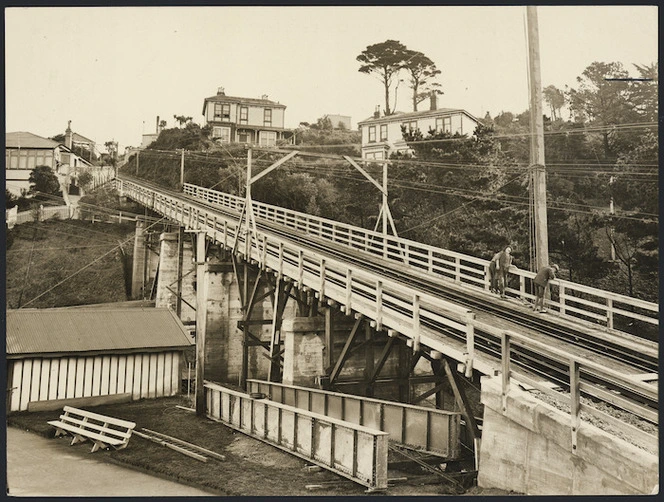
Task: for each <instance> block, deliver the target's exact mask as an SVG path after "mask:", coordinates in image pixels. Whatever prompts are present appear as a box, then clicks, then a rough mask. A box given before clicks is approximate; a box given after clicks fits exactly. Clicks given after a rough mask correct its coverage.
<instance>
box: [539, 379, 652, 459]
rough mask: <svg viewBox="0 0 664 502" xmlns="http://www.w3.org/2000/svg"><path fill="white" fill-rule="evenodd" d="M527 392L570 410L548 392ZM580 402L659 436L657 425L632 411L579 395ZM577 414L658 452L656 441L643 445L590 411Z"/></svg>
mask: <svg viewBox="0 0 664 502" xmlns="http://www.w3.org/2000/svg"><path fill="white" fill-rule="evenodd" d="M529 392H530V394H532V395H533V396H534V397H536V398H537V399H539V400H540V401H544V402H545V403H547V404H549V405H551V406H553V407H554V408H557V409H559V410H561V411H564V412H565V413H569V412H570V405H569V404H567V403H564V402H561V400H560V399H557V398H556V397H554V396H551V395H549V394H546V393H544V392H541V391H539V390H536V389H533V390H530V391H529ZM561 394H563V395H565V396H569V393H561ZM581 403H582V404H584V405H587V406H588V407H592V408H595V409H597V410H599V411H602V412H604V413H606V414H607V415H610V416H612V417H614V418H618V419H620V420H622V421H624V422H625V423H627V424H629V425H631V426H633V427H636V428H637V429H640V430H642V431H644V432H647V433H648V434H652V435H654V436H655V437H659V432H658V431H659V429H658V427H657V425H655V424H652V423H650V422H648V421H646V420H643V419H641V418H639V417H637V416H636V415H634V414H632V413H628V412H626V411H624V410H620V409H617V408H614V407H612V406H609V405H608V404H606V403H601V402H600V403H598V402H595V401H593V400H591V399H588V398H585V397H581ZM579 416H580V418H581V420H582V421H583V422H588V423H591V424H592V425H594V426H596V427H597V428H599V429H602V430H603V431H606V432H609V433H610V434H612V435H614V436H617V437H619V438H621V439H623V440H625V441H627V442H628V443H630V444H633V445H634V446H637V447H639V448H641V449H643V450H646V451H648V452H650V453H654V454H658V445H657V442H655V443H654V444H652V445H644V444H641V443H640V442H638V441H635V440H634V439H633V438H632V437H631V436H629V435H627V434H625V433H624V432H623V431H621V430H619V429H617V428H616V427H614V426H613V425H612V424H610V423H607V422H605V421H603V420H601V419H600V418H597V417H595V416H594V415H592V414H590V413H587V412H584V411H582V412H581V413H580V414H579Z"/></svg>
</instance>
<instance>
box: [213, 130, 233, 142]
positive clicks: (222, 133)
mask: <svg viewBox="0 0 664 502" xmlns="http://www.w3.org/2000/svg"><path fill="white" fill-rule="evenodd" d="M212 139H221V142H222V143H230V142H231V128H230V127H219V126H215V127H213V128H212Z"/></svg>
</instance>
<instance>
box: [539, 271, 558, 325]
mask: <svg viewBox="0 0 664 502" xmlns="http://www.w3.org/2000/svg"><path fill="white" fill-rule="evenodd" d="M558 270H559V267H558V265H556V264H555V263H554V264H552V265H548V266H545V267H542V268H541V269H540V270H539V271H538V272H537V275H536V276H535V278H534V279H533V282H534V283H535V305H533V310H534V311H535V312H538V307H537V305H538V304H539V305H541V306H542V310H541V311H540V312H542V313H545V312H546V309H545V308H544V294H545V292H546V288H547V287H548V285H549V281H550V280H552V279H555V278H556V272H558Z"/></svg>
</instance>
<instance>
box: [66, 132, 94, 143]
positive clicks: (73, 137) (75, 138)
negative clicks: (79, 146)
mask: <svg viewBox="0 0 664 502" xmlns="http://www.w3.org/2000/svg"><path fill="white" fill-rule="evenodd" d="M71 140H72V142H74V143H89V144H92V145H94V144H95V142H94V141H92V140H91V139H89V138H86V137H85V136H82V135H81V134H79V133H77V132H75V133H72V135H71Z"/></svg>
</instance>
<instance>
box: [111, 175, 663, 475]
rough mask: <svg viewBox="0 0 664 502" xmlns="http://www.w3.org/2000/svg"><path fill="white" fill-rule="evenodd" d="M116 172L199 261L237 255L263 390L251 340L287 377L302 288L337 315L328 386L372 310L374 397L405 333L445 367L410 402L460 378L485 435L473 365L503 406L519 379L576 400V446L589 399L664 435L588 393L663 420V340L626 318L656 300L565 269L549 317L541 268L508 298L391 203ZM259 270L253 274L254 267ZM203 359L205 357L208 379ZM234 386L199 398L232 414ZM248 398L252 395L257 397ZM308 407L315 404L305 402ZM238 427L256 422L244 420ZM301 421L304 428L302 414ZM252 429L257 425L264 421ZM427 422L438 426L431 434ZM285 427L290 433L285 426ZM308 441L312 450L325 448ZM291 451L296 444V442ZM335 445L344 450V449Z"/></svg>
mask: <svg viewBox="0 0 664 502" xmlns="http://www.w3.org/2000/svg"><path fill="white" fill-rule="evenodd" d="M261 175H262V173H261ZM261 175H259V176H261ZM254 178H256V177H254ZM248 179H251V174H250V173H249V175H248ZM115 184H116V188H117V189H118V191H119V192H120V193H121V195H123V196H126V197H129V198H131V199H133V200H135V201H137V202H139V203H140V204H142V205H144V206H145V207H146V208H149V209H151V210H152V211H155V212H156V213H159V214H161V215H163V216H164V217H165V218H167V219H168V220H170V221H172V222H173V223H174V224H177V225H179V226H181V227H184V229H185V231H189V232H192V233H195V234H196V235H197V246H196V249H197V254H196V261H197V268H198V271H203V270H204V267H205V260H206V255H205V253H206V250H205V248H206V246H205V244H206V242H213V243H216V244H217V245H219V246H220V247H221V248H222V249H223V250H224V252H225V254H226V256H227V257H228V258H229V260H231V261H232V264H233V269H234V272H235V275H236V278H237V280H238V284H239V285H240V296H241V302H242V305H243V317H244V319H243V322H242V323H239V325H240V326H241V328H242V330H243V335H242V336H243V339H244V349H243V350H244V353H243V359H242V363H243V364H242V375H241V382H240V383H241V385H242V387H243V388H244V389H245V390H252V389H253V390H256V389H260V388H261V386H260V385H259V384H257V383H251V380H250V381H249V383H250V385H248V382H247V380H248V375H247V364H248V362H247V360H248V357H247V349H248V347H249V345H251V344H254V345H260V346H262V347H263V348H264V350H265V352H266V355H267V356H268V357H269V359H270V370H269V375H268V380H269V381H270V382H272V383H274V384H278V383H279V382H280V381H281V375H282V371H283V368H282V364H283V363H282V362H283V352H284V349H283V340H282V335H281V331H282V316H283V312H284V309H285V306H286V303H287V301H288V299H289V298H294V299H295V300H296V301H297V302H298V304H300V306H301V307H302V309H301V311H302V312H307V311H309V312H310V313H312V312H313V313H316V314H317V313H318V312H320V313H321V314H322V315H323V316H324V322H323V323H322V325H323V329H324V333H322V334H323V335H324V336H323V338H324V342H325V347H327V348H328V350H325V352H324V358H325V361H324V366H325V368H326V374H325V375H323V376H322V378H321V380H320V387H321V388H322V389H323V391H327V392H330V391H333V390H335V389H341V388H342V387H338V386H337V384H339V383H340V382H339V375H340V372H341V370H342V368H343V366H344V364H345V362H346V360H347V358H348V355H349V353H350V352H351V351H352V349H351V347H352V345H353V343H354V339H355V341H357V340H358V339H359V337H360V335H359V333H360V331H363V330H360V329H359V326H360V323H361V322H365V323H367V324H369V325H370V327H371V328H372V330H373V332H374V335H373V336H380V337H383V339H384V340H385V344H384V348H383V350H382V352H381V354H380V355H378V356H377V358H376V359H375V363H374V364H373V367H372V368H371V369H370V370H371V371H370V376H369V378H368V379H367V380H366V381H365V382H364V385H365V386H366V389H367V392H366V395H368V396H370V395H371V388H372V385H374V384H375V383H376V382H377V381H380V378H381V369H382V367H383V365H384V364H385V362H386V360H387V358H388V356H389V354H390V352H391V350H392V349H393V347H394V346H395V345H396V344H397V343H402V344H403V343H405V344H406V345H407V346H408V347H409V348H410V350H409V352H410V355H409V359H408V361H407V364H406V365H405V370H404V371H405V374H404V376H405V377H408V375H409V374H410V373H411V372H412V370H413V368H414V367H415V365H416V364H417V362H418V361H420V360H423V359H424V360H428V361H430V362H431V366H432V371H433V374H434V378H432V379H431V380H429V381H431V382H432V383H433V388H432V389H430V390H429V391H427V392H425V393H424V394H422V395H421V396H412V395H410V392H409V391H408V389H406V390H404V391H403V392H400V395H399V396H398V397H399V400H400V401H402V402H410V403H411V405H407V406H411V407H412V405H413V404H417V403H418V402H420V401H421V400H422V399H424V398H426V397H429V396H432V395H434V394H435V395H436V396H438V394H437V393H438V392H440V391H441V388H442V383H441V382H442V381H443V379H445V378H446V377H447V378H449V382H450V383H451V384H452V388H453V389H455V395H456V397H457V404H458V405H459V408H458V409H459V410H460V411H461V416H462V418H463V422H464V424H465V430H466V433H467V434H469V437H470V438H471V439H474V440H475V441H477V440H478V439H479V436H480V430H479V429H480V428H479V427H478V423H477V422H478V420H477V418H478V417H474V416H473V413H472V412H471V411H470V408H469V405H468V403H467V400H466V399H465V395H463V391H462V388H461V386H460V385H457V384H458V379H459V378H463V376H465V377H466V378H475V381H478V380H479V375H492V376H495V375H498V374H500V375H501V379H502V389H503V403H504V406H507V395H508V393H509V389H510V381H511V380H516V381H518V382H520V383H522V384H526V385H529V386H532V387H534V388H536V389H538V390H541V391H542V392H545V393H547V394H552V393H553V394H556V395H557V396H558V397H561V398H562V399H563V400H567V402H568V403H569V404H570V410H571V411H570V431H571V432H570V433H571V435H572V444H573V445H574V447H575V444H576V430H577V429H578V424H579V420H580V412H581V411H583V412H587V413H590V414H592V415H594V416H596V417H598V418H600V419H602V420H604V421H607V422H609V423H611V424H612V426H614V427H616V428H618V429H619V430H621V431H623V432H624V433H625V434H628V435H630V436H631V437H633V438H635V441H638V442H644V443H649V442H653V441H654V442H655V443H656V442H657V438H656V437H653V436H652V435H650V434H647V433H645V432H643V431H642V430H640V429H637V428H636V427H633V426H631V425H628V424H627V423H624V422H622V421H621V420H619V419H617V418H615V417H614V416H612V415H609V414H607V413H605V412H602V411H599V410H598V409H597V408H595V407H591V406H588V405H586V404H583V403H582V402H581V400H580V396H581V395H582V394H583V395H585V396H590V397H592V398H593V399H594V400H599V401H604V402H606V403H609V404H610V405H611V406H613V407H616V408H620V409H622V410H625V411H628V412H629V413H630V414H633V415H636V416H638V417H639V418H640V419H642V420H645V421H648V422H651V423H654V424H657V423H658V392H657V375H656V373H657V368H658V345H657V343H656V342H652V341H648V340H645V339H642V338H639V337H636V336H634V335H631V334H628V333H625V332H622V331H620V329H619V327H620V326H622V325H625V324H626V322H633V323H639V324H641V325H642V326H645V327H646V328H649V329H651V330H652V329H654V330H656V329H657V327H658V322H659V321H658V314H659V306H658V305H657V304H653V303H649V302H645V301H641V300H638V299H635V298H631V297H627V296H623V295H619V294H615V293H611V292H607V291H602V290H599V289H595V288H590V287H587V286H583V285H580V284H576V283H573V282H568V281H564V280H555V281H552V284H551V288H552V295H551V296H552V300H551V302H550V304H549V309H550V311H553V313H552V314H549V315H545V316H543V315H541V314H535V313H532V311H530V310H529V309H528V308H527V307H526V303H529V302H530V301H531V300H532V299H533V295H532V284H531V281H532V279H533V277H534V274H533V273H532V272H530V271H527V270H516V271H514V273H513V274H512V277H513V282H514V283H515V286H514V287H512V288H508V289H507V295H508V296H509V299H508V300H506V301H505V300H499V299H497V298H496V297H495V296H493V295H491V294H489V291H488V289H489V285H488V282H487V279H486V277H487V271H488V262H487V261H486V260H483V259H480V258H476V257H472V256H467V255H463V254H460V253H456V252H452V251H449V250H445V249H439V248H435V247H432V246H427V245H424V244H421V243H418V242H414V241H411V240H408V239H403V238H399V237H397V236H395V235H390V234H389V233H388V232H387V228H388V223H391V216H390V215H389V212H388V211H387V209H386V210H385V211H384V212H383V214H382V216H383V222H384V228H383V232H379V231H371V230H367V229H364V228H359V227H355V226H352V225H347V224H343V223H339V222H336V221H331V220H327V219H324V218H319V217H315V216H312V215H307V214H303V213H299V212H296V211H290V210H286V209H283V208H280V207H275V206H271V205H267V204H263V203H259V202H256V201H252V200H251V196H250V190H248V196H247V197H246V198H242V197H235V196H232V195H229V194H226V193H221V192H218V191H215V190H211V189H206V188H202V187H198V186H195V185H191V184H185V185H184V187H183V191H182V192H175V191H171V190H167V189H164V188H163V187H159V186H156V185H153V184H150V183H147V182H145V181H142V180H139V179H135V178H131V177H129V176H125V175H120V176H118V177H117V178H116V180H115ZM374 184H375V185H376V186H378V187H379V188H380V185H379V184H377V183H375V182H374ZM249 186H250V185H249ZM385 199H386V197H385ZM250 269H251V270H253V271H254V272H253V273H249V270H250ZM198 271H197V273H198ZM252 277H254V278H255V279H252ZM252 280H253V283H252ZM260 281H263V284H266V285H268V287H269V289H270V291H271V294H272V297H273V305H274V308H273V312H274V315H273V318H272V319H268V320H264V321H262V323H263V324H269V325H270V326H271V331H270V333H271V339H270V340H269V342H266V341H265V340H261V339H260V338H259V337H257V336H256V335H254V334H252V331H251V330H252V322H251V320H252V319H255V316H254V317H253V318H252V316H251V313H252V309H253V308H254V305H255V304H256V303H257V302H258V301H259V300H261V298H259V296H260V295H257V291H258V287H259V282H260ZM264 296H265V295H264ZM196 315H197V319H196V323H197V345H200V344H201V342H202V341H204V336H205V335H204V330H202V331H203V332H201V325H203V326H204V324H205V319H203V318H200V317H199V312H198V311H197V312H196ZM343 315H345V316H348V317H344V319H346V320H348V319H350V322H348V321H346V322H347V324H349V326H350V330H349V333H348V336H347V338H346V340H345V342H344V345H343V349H342V350H341V353H340V354H338V356H337V357H334V351H333V350H331V349H330V347H331V346H332V343H333V340H332V336H333V334H332V333H333V330H332V329H331V325H332V323H334V322H335V319H337V317H335V316H342V317H343ZM253 322H254V324H255V320H254V321H253ZM197 350H200V349H198V348H197ZM197 361H200V359H197ZM372 363H373V358H372ZM201 366H202V364H201ZM202 371H203V369H202V368H199V367H197V372H198V373H197V376H200V378H201V381H202V380H203V378H202V376H203V373H202ZM455 382H456V384H455ZM402 388H403V386H402ZM221 389H222V388H221V387H220V386H218V385H217V383H214V382H206V392H207V394H205V395H203V394H202V393H201V394H200V395H198V396H197V409H198V408H199V407H201V408H203V409H206V410H207V411H206V414H207V415H208V416H211V417H214V418H216V419H220V420H222V421H226V422H227V423H230V422H231V421H232V418H233V417H232V414H233V412H232V410H230V411H229V410H228V409H225V410H224V409H223V408H224V404H223V403H226V406H228V404H229V403H230V402H232V400H233V399H236V397H234V396H235V394H233V391H224V390H221ZM280 395H281V394H280ZM396 397H397V396H395V399H396ZM237 399H238V403H241V402H244V401H243V399H245V398H241V397H237ZM321 399H322V398H321ZM326 399H327V398H326ZM309 400H311V398H309ZM266 402H268V401H263V403H266ZM321 402H322V401H321ZM325 402H326V403H327V401H325ZM309 403H310V401H309ZM291 404H293V403H291ZM438 404H439V403H438ZM261 406H264V408H265V409H264V413H265V417H264V418H265V422H264V425H265V424H267V423H268V416H274V417H277V416H278V417H282V415H283V413H285V412H284V407H286V408H288V406H286V405H284V404H283V401H282V403H276V402H275V403H274V404H273V406H277V407H281V408H279V410H277V409H276V408H274V409H272V408H270V409H268V408H269V406H267V405H261ZM321 406H322V405H321ZM211 407H212V408H214V409H211ZM219 407H221V408H219ZM238 407H239V408H242V409H245V408H246V413H249V410H250V408H251V410H253V409H254V407H253V405H252V406H251V407H249V405H248V404H246V403H245V404H238ZM300 408H302V407H300ZM305 408H306V407H305ZM321 409H322V408H321ZM325 409H327V405H325ZM280 410H281V411H280ZM298 413H305V414H306V413H309V411H306V410H304V409H300V410H299V411H298ZM405 413H406V412H405V411H404V414H405ZM240 414H241V413H240ZM404 416H405V415H404ZM224 417H225V418H224ZM236 418H237V417H236ZM337 418H343V417H341V416H338V417H337ZM237 420H241V418H237ZM252 420H253V419H252ZM261 420H263V419H261ZM281 420H282V419H281V418H279V423H281ZM294 420H295V419H294ZM310 420H313V419H310ZM427 420H430V419H427ZM295 421H296V422H297V420H295ZM261 423H263V422H261ZM357 423H358V427H361V426H364V425H366V424H364V425H363V424H362V423H361V421H359V418H358V422H357ZM427 423H429V422H427ZM252 424H254V422H253V421H252ZM231 425H232V424H231ZM235 426H236V427H238V428H240V429H242V427H243V426H242V424H240V423H239V422H238V423H237V424H235ZM256 427H259V426H256ZM293 427H294V429H293V431H294V434H296V429H297V426H296V425H293ZM339 427H341V426H339ZM425 427H426V426H425ZM251 428H252V430H254V425H251ZM259 428H260V434H262V435H264V436H265V438H268V439H269V437H270V434H272V433H271V432H269V431H268V427H267V425H265V427H263V425H261V426H260V427H259ZM405 429H406V428H405V426H404V430H405ZM383 430H385V429H383ZM427 431H428V432H427V436H426V437H430V431H429V429H427ZM275 434H276V433H275ZM339 434H341V432H339ZM344 434H350V436H349V437H351V440H352V438H353V437H355V438H357V437H358V436H357V435H358V434H360V436H362V435H363V434H366V430H361V431H360V432H358V431H357V430H356V431H355V432H352V431H351V432H349V431H346V432H344ZM353 434H355V435H354V436H353ZM281 435H282V433H281V432H280V433H279V434H278V436H279V438H281ZM275 437H276V436H275ZM374 439H375V438H374ZM284 441H285V442H283V443H282V444H277V443H278V440H277V439H274V441H273V443H274V444H275V445H277V446H279V447H281V448H285V449H289V448H291V447H290V446H288V447H287V446H285V445H287V441H286V440H285V439H284ZM376 441H377V440H375V441H374V443H372V444H374V447H373V450H372V451H374V453H375V445H376V444H379V443H376ZM332 444H333V445H334V441H332ZM427 444H428V443H427ZM427 444H425V445H424V447H423V449H424V450H426V446H427ZM471 445H472V443H471ZM309 446H310V447H311V451H312V452H313V450H314V449H315V448H314V446H311V445H309ZM291 449H293V450H296V448H295V446H292V448H291ZM332 450H334V446H332ZM295 453H296V454H298V453H297V452H295ZM299 454H300V455H301V456H305V457H306V458H313V457H316V454H315V452H313V453H311V455H312V457H308V456H307V455H308V454H307V455H305V454H304V453H302V452H300V453H299ZM331 455H332V458H334V453H332V454H331ZM319 457H320V455H319ZM316 458H318V457H316ZM334 462H337V464H338V466H337V467H338V471H339V472H340V473H341V474H343V475H345V476H348V477H350V478H352V479H354V480H356V481H358V482H361V483H363V484H365V485H366V486H368V487H370V488H381V487H384V485H385V483H386V480H383V479H382V478H381V479H377V478H376V479H370V478H366V476H365V475H364V474H366V472H369V471H371V469H369V470H368V471H366V470H365V471H366V472H365V473H364V474H363V475H362V476H360V475H359V474H358V472H359V471H358V465H357V462H358V459H357V458H355V459H354V460H353V459H351V460H349V461H348V462H350V465H347V466H345V467H344V466H343V465H341V464H343V462H342V461H341V460H339V459H337V460H333V461H332V463H334ZM374 470H375V469H374ZM379 477H380V476H379Z"/></svg>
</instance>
